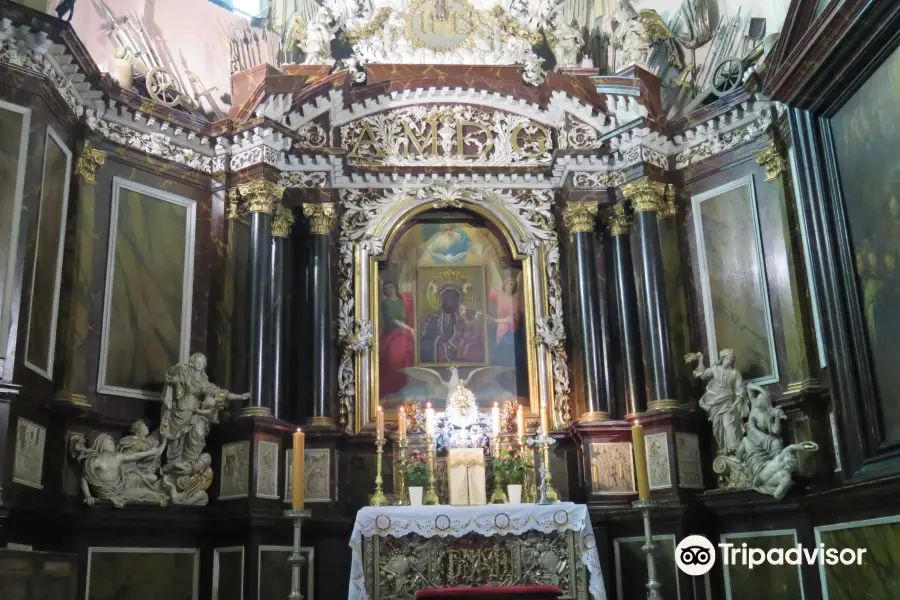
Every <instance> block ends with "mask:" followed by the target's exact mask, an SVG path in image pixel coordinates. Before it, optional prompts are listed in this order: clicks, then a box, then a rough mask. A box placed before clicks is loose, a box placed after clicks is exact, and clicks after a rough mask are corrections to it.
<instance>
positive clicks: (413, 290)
mask: <svg viewBox="0 0 900 600" xmlns="http://www.w3.org/2000/svg"><path fill="white" fill-rule="evenodd" d="M378 276H379V293H378V296H377V300H378V304H377V306H378V311H379V313H378V326H379V332H378V390H379V403H380V404H382V405H383V406H384V407H385V409H396V408H398V407H399V406H400V404H401V403H402V402H406V401H409V400H413V399H422V398H427V399H429V400H431V401H432V402H435V406H436V407H438V408H442V407H443V403H444V400H445V399H446V392H444V393H440V390H437V389H435V386H433V385H430V384H429V383H428V377H427V375H428V373H424V372H423V371H422V370H425V369H427V370H430V371H432V372H436V373H438V374H439V375H440V377H441V379H442V380H443V381H448V380H449V379H450V369H451V368H452V367H458V368H459V376H460V378H461V379H462V380H463V381H465V380H466V378H467V377H468V376H469V375H470V374H471V373H472V372H473V371H475V370H476V369H479V368H483V367H497V368H496V369H488V370H482V371H480V372H479V373H478V374H477V375H476V379H473V380H472V381H470V388H471V391H472V392H473V393H474V394H475V397H476V399H477V401H478V403H479V405H480V406H482V407H489V406H492V405H493V403H494V402H498V403H499V404H500V405H503V404H504V403H505V402H510V401H514V402H517V403H520V404H528V403H529V400H528V398H529V394H528V357H527V354H526V350H525V322H524V320H525V316H524V293H525V291H524V289H523V282H522V277H523V272H522V267H521V265H520V264H517V263H516V262H515V261H513V260H512V259H511V258H510V256H509V254H508V252H507V250H506V247H505V244H504V242H503V241H501V239H500V238H499V237H498V236H497V234H495V233H494V232H493V231H492V230H490V229H488V228H486V227H483V226H480V225H478V224H475V223H473V222H471V221H468V220H464V219H454V220H439V219H435V220H425V221H420V222H418V223H415V224H414V225H412V226H411V227H410V228H409V229H407V230H406V231H405V232H404V233H403V234H401V236H400V237H399V238H398V239H397V241H396V242H395V244H394V245H393V247H392V248H391V250H390V252H389V253H388V257H387V260H385V261H384V262H382V263H380V265H379V271H378ZM410 368H413V369H412V370H411V371H410V370H407V369H410ZM419 369H421V370H419Z"/></svg>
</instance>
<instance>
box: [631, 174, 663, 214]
mask: <svg viewBox="0 0 900 600" xmlns="http://www.w3.org/2000/svg"><path fill="white" fill-rule="evenodd" d="M622 195H624V196H625V197H626V198H628V199H629V200H631V203H632V204H633V205H634V212H657V211H659V210H660V209H662V208H664V206H665V205H664V200H665V197H666V184H664V183H661V182H659V181H651V180H650V179H648V178H646V177H642V178H640V179H638V180H637V181H635V182H633V183H629V184H628V185H626V186H624V187H622Z"/></svg>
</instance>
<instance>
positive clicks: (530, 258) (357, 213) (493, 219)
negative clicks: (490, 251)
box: [338, 185, 573, 433]
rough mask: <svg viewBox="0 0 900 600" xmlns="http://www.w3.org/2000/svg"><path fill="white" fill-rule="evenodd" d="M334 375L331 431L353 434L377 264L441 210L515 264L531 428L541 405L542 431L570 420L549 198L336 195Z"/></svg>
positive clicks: (370, 376)
mask: <svg viewBox="0 0 900 600" xmlns="http://www.w3.org/2000/svg"><path fill="white" fill-rule="evenodd" d="M341 200H342V204H343V209H344V214H343V217H342V220H341V240H340V273H341V282H340V291H339V311H338V325H339V335H340V338H341V341H342V343H343V351H342V355H341V359H340V364H339V367H338V393H339V396H340V401H341V410H340V413H341V423H342V426H343V427H344V429H345V430H346V431H348V432H350V433H356V432H359V431H361V430H363V429H365V428H366V427H367V426H369V425H370V424H371V423H372V418H373V416H374V414H375V411H376V410H377V404H378V347H377V344H378V341H377V339H376V337H375V335H374V332H375V331H377V329H378V311H377V295H378V288H377V286H376V285H375V282H376V281H377V278H378V265H379V262H380V261H383V260H384V259H385V258H386V256H387V254H388V252H389V251H390V248H391V247H392V244H393V243H394V242H395V241H396V240H397V239H398V236H399V235H400V233H401V232H402V231H403V230H404V228H405V226H406V225H407V224H409V223H410V222H412V221H413V220H414V219H416V218H417V217H419V216H421V215H423V214H425V213H427V212H429V211H433V210H437V209H441V208H448V207H452V208H456V209H459V210H463V211H466V212H469V213H471V214H474V215H476V216H478V217H481V218H483V219H485V220H486V221H488V222H490V223H491V224H492V225H493V226H494V227H496V229H497V231H498V232H499V233H500V236H501V237H502V240H503V241H504V242H505V243H506V245H507V248H508V250H509V251H510V254H511V255H512V257H513V258H514V259H515V260H517V261H521V262H522V270H523V273H524V275H523V288H524V294H523V295H524V304H525V306H524V308H525V338H526V347H527V353H526V356H527V362H528V372H529V400H530V406H529V409H530V410H529V414H528V415H527V416H528V417H529V418H530V419H531V420H532V421H534V420H535V418H536V417H538V416H539V414H540V410H541V408H542V407H544V406H546V405H549V406H550V407H552V410H551V411H550V414H551V420H552V421H553V423H552V424H551V427H552V428H554V429H556V428H559V427H560V426H564V425H565V424H566V423H567V422H568V421H570V420H571V419H572V417H573V415H572V411H571V408H570V405H569V375H568V366H567V364H566V355H565V350H564V348H563V341H564V339H565V334H564V331H563V319H562V287H561V282H560V272H559V245H558V239H557V235H556V231H555V227H554V218H553V213H552V209H551V207H552V201H553V193H552V191H549V190H501V189H484V188H464V187H460V186H455V185H447V186H432V187H425V188H417V189H402V188H401V189H396V190H377V191H376V190H344V191H343V192H342V196H341Z"/></svg>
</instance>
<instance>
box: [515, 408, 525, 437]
mask: <svg viewBox="0 0 900 600" xmlns="http://www.w3.org/2000/svg"><path fill="white" fill-rule="evenodd" d="M516 425H517V426H518V427H517V429H518V432H519V437H520V438H523V437H525V407H524V406H522V405H521V404H520V405H519V410H517V411H516Z"/></svg>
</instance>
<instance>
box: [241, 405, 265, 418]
mask: <svg viewBox="0 0 900 600" xmlns="http://www.w3.org/2000/svg"><path fill="white" fill-rule="evenodd" d="M271 416H272V411H271V409H269V408H268V407H267V406H245V407H244V408H242V409H241V412H240V413H239V414H238V417H239V418H246V417H271Z"/></svg>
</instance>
